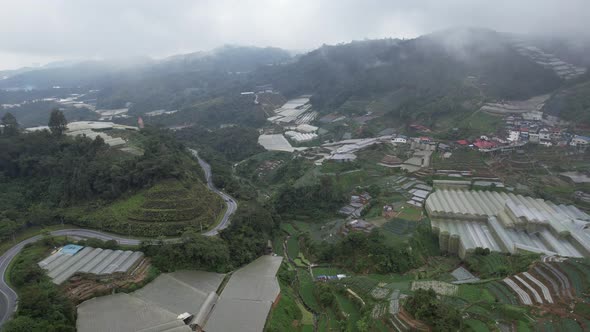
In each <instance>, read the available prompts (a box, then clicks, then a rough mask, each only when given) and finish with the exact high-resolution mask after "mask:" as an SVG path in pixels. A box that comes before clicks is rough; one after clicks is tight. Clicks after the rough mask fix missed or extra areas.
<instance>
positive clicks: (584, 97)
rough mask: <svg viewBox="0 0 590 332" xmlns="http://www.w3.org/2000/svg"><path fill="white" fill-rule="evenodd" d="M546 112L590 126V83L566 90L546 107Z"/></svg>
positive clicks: (558, 94)
mask: <svg viewBox="0 0 590 332" xmlns="http://www.w3.org/2000/svg"><path fill="white" fill-rule="evenodd" d="M544 111H545V112H547V113H549V114H552V115H556V116H558V117H560V118H561V119H563V120H566V121H573V122H575V123H577V124H583V125H590V81H588V76H587V77H586V81H585V82H582V83H579V84H576V85H574V86H571V87H566V88H564V89H563V90H562V91H561V92H559V93H557V94H556V95H555V96H553V97H552V98H551V99H549V101H548V102H547V104H546V105H545V108H544Z"/></svg>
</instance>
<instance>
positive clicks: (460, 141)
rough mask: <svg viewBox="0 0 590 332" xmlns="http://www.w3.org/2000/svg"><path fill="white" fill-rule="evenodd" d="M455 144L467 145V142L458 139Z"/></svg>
mask: <svg viewBox="0 0 590 332" xmlns="http://www.w3.org/2000/svg"><path fill="white" fill-rule="evenodd" d="M457 144H459V145H469V142H468V141H467V140H465V139H460V140H458V141H457Z"/></svg>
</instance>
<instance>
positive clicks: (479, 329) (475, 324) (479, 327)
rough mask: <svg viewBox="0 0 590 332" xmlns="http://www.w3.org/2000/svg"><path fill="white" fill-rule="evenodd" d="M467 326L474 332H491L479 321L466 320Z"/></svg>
mask: <svg viewBox="0 0 590 332" xmlns="http://www.w3.org/2000/svg"><path fill="white" fill-rule="evenodd" d="M465 325H467V326H469V328H471V329H472V330H473V331H474V332H487V331H489V329H488V326H487V325H486V324H485V323H484V322H482V321H480V320H477V319H467V320H465Z"/></svg>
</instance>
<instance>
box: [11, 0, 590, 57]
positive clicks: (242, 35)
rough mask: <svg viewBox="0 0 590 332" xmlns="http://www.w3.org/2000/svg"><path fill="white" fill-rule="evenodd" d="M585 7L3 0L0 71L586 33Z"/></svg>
mask: <svg viewBox="0 0 590 332" xmlns="http://www.w3.org/2000/svg"><path fill="white" fill-rule="evenodd" d="M589 22H590V0H356V1H353V0H255V1H253V0H252V1H251V0H235V1H232V0H212V1H202V0H161V1H153V0H0V69H12V68H17V67H21V66H28V65H32V64H34V63H40V64H44V63H47V62H49V61H55V60H65V59H86V58H111V57H126V56H137V55H147V56H151V57H163V56H167V55H172V54H178V53H187V52H194V51H199V50H209V49H212V48H215V47H218V46H221V45H223V44H240V45H256V46H276V47H282V48H286V49H290V50H308V49H313V48H315V47H318V46H320V45H321V44H323V43H326V44H335V43H340V42H348V41H351V40H358V39H364V38H383V37H399V38H411V37H416V36H418V35H421V34H424V33H429V32H432V31H436V30H440V29H445V28H449V27H454V26H479V27H487V28H492V29H496V30H499V31H509V32H521V33H552V34H564V35H570V36H571V35H575V36H578V35H585V36H588V34H589V32H590V23H589Z"/></svg>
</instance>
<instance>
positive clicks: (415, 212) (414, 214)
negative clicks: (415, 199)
mask: <svg viewBox="0 0 590 332" xmlns="http://www.w3.org/2000/svg"><path fill="white" fill-rule="evenodd" d="M397 217H398V218H400V219H406V220H411V221H419V220H420V219H421V218H422V209H419V208H417V207H414V206H410V205H408V206H405V207H404V208H403V209H402V211H401V213H400V214H399V215H398V216H397Z"/></svg>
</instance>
